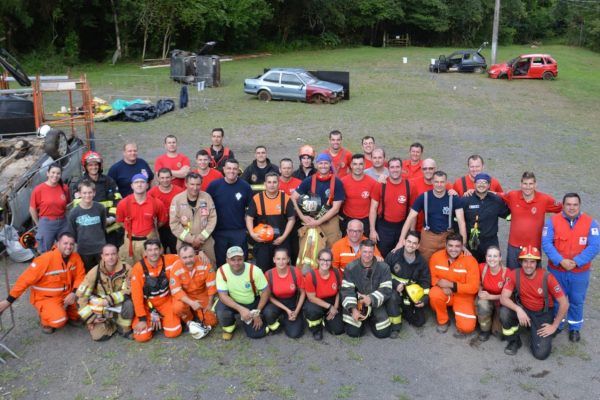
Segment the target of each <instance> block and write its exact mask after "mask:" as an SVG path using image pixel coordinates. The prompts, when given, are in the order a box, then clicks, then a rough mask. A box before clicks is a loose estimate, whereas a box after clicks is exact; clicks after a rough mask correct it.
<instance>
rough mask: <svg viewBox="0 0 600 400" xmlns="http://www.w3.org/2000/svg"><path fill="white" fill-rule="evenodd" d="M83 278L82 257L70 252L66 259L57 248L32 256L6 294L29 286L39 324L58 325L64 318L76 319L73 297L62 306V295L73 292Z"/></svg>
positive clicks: (14, 293)
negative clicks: (65, 259)
mask: <svg viewBox="0 0 600 400" xmlns="http://www.w3.org/2000/svg"><path fill="white" fill-rule="evenodd" d="M84 278H85V269H84V267H83V261H81V257H79V254H77V253H71V255H70V256H69V258H68V259H67V262H65V261H64V260H63V257H62V255H61V254H60V252H59V251H58V249H56V248H53V249H52V250H50V251H47V252H46V253H44V254H42V255H41V256H39V257H36V258H35V259H34V260H33V261H32V262H31V264H30V265H29V267H27V269H26V270H25V271H24V272H23V273H22V274H21V276H19V279H17V281H16V282H15V285H14V286H13V288H12V290H11V291H10V296H11V297H13V298H15V299H16V298H18V297H19V296H21V295H22V294H23V292H25V290H27V288H29V287H30V288H31V291H30V297H29V300H30V301H31V304H33V306H34V307H35V308H36V310H37V311H38V314H39V315H40V321H41V323H42V325H43V326H49V327H51V328H62V327H63V326H65V324H66V323H67V320H68V319H71V320H73V321H76V320H78V319H79V314H78V313H77V301H75V302H73V304H71V305H70V306H68V307H67V308H66V309H65V305H64V301H65V297H67V295H69V293H74V292H75V290H77V288H78V287H79V284H80V283H81V282H82V281H83V279H84Z"/></svg>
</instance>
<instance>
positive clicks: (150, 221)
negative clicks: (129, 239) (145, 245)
mask: <svg viewBox="0 0 600 400" xmlns="http://www.w3.org/2000/svg"><path fill="white" fill-rule="evenodd" d="M155 219H156V222H157V223H162V224H165V223H167V222H168V221H169V218H168V216H167V213H166V212H165V206H164V205H163V203H162V202H161V201H160V200H157V199H155V198H154V197H152V196H149V195H146V199H145V200H144V201H143V202H142V203H141V204H138V202H137V201H135V197H134V195H133V194H130V195H129V196H127V197H125V198H124V199H123V200H122V201H121V202H119V204H118V205H117V222H119V223H122V224H123V225H124V226H125V229H126V230H129V227H130V226H131V234H132V235H133V236H147V235H148V234H149V233H150V232H152V231H153V230H154V227H155V223H154V221H155Z"/></svg>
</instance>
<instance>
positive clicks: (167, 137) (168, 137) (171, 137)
mask: <svg viewBox="0 0 600 400" xmlns="http://www.w3.org/2000/svg"><path fill="white" fill-rule="evenodd" d="M167 139H175V141H177V136H175V135H167V136H165V143H167Z"/></svg>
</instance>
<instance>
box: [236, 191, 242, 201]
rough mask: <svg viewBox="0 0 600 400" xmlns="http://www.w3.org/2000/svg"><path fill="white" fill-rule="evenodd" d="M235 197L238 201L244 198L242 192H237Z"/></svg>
mask: <svg viewBox="0 0 600 400" xmlns="http://www.w3.org/2000/svg"><path fill="white" fill-rule="evenodd" d="M235 199H236V200H237V201H240V200H241V199H242V194H241V193H240V192H237V193H236V194H235Z"/></svg>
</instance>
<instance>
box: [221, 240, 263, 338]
mask: <svg viewBox="0 0 600 400" xmlns="http://www.w3.org/2000/svg"><path fill="white" fill-rule="evenodd" d="M226 257H227V263H226V264H223V265H222V266H221V268H219V270H218V271H217V291H218V293H219V302H218V303H217V306H216V309H217V318H218V319H219V323H220V324H221V327H222V328H223V340H231V338H232V337H233V331H234V330H235V315H236V314H239V315H240V319H241V320H242V322H244V324H243V325H244V331H246V336H248V337H249V338H252V339H258V338H261V337H263V336H265V335H266V334H267V328H266V324H265V320H264V317H263V316H262V311H263V309H264V308H265V306H266V305H267V302H268V301H269V293H270V291H269V285H268V283H267V279H266V278H265V274H264V273H263V272H262V270H261V269H260V268H258V267H257V266H255V265H253V264H250V263H247V262H244V251H243V250H242V248H241V247H239V246H233V247H230V248H229V249H228V250H227V254H226Z"/></svg>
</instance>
